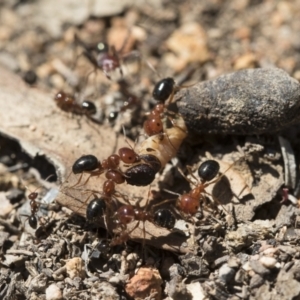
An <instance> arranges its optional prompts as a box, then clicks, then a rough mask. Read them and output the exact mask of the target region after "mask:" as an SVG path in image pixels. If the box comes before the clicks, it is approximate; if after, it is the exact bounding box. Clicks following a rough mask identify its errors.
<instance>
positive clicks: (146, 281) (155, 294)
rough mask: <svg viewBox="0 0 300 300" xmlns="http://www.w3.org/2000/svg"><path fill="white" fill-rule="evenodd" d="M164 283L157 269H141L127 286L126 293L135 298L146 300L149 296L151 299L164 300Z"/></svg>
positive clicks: (136, 299)
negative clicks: (162, 286)
mask: <svg viewBox="0 0 300 300" xmlns="http://www.w3.org/2000/svg"><path fill="white" fill-rule="evenodd" d="M162 283H163V281H162V279H161V277H160V274H159V272H158V270H157V269H152V268H140V269H139V270H138V271H137V273H136V275H134V276H133V277H132V278H131V279H130V281H129V282H128V283H127V284H126V286H125V291H126V293H127V294H128V295H129V296H130V297H132V298H134V299H135V300H138V299H145V298H147V297H149V296H151V297H149V298H151V299H155V300H160V299H162V288H161V285H162Z"/></svg>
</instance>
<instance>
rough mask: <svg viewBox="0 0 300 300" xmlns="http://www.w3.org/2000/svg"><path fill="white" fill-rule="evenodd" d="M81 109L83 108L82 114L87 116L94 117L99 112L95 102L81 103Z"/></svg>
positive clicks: (86, 101) (85, 101)
mask: <svg viewBox="0 0 300 300" xmlns="http://www.w3.org/2000/svg"><path fill="white" fill-rule="evenodd" d="M81 108H82V113H83V114H85V115H87V116H91V115H94V114H95V113H96V112H97V108H96V105H95V104H94V103H93V102H91V101H88V100H84V101H83V102H82V103H81Z"/></svg>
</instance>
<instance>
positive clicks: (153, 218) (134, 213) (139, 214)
mask: <svg viewBox="0 0 300 300" xmlns="http://www.w3.org/2000/svg"><path fill="white" fill-rule="evenodd" d="M147 206H148V205H146V207H145V209H144V210H142V209H141V208H140V207H134V206H132V205H122V206H120V207H119V209H118V210H117V212H116V213H115V216H114V217H115V223H116V224H117V225H119V226H120V227H121V228H122V229H123V228H124V231H122V232H121V234H120V235H119V236H117V237H115V238H114V239H113V240H112V242H111V246H115V245H119V244H122V243H124V242H126V241H127V240H128V239H129V238H130V234H131V233H132V232H133V231H134V230H135V229H136V228H137V227H138V226H139V224H140V222H143V236H144V240H143V241H145V236H146V229H145V223H146V221H148V222H152V223H154V224H155V225H157V226H159V227H163V228H166V229H169V230H171V229H173V228H174V225H175V222H176V218H175V216H174V214H173V213H172V212H171V211H170V210H169V209H167V208H160V209H158V210H156V211H155V212H153V207H152V209H151V210H150V211H146V208H147ZM134 221H137V223H136V224H135V225H134V226H133V228H131V229H130V231H128V230H125V228H126V227H127V225H128V224H130V223H132V222H134ZM143 243H144V242H143Z"/></svg>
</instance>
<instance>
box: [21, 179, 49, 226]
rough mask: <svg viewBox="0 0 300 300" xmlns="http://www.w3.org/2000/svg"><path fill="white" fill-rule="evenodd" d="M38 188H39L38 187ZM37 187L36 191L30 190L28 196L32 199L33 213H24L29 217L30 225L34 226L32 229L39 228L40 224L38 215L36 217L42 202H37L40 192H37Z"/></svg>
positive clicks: (31, 208) (31, 207)
mask: <svg viewBox="0 0 300 300" xmlns="http://www.w3.org/2000/svg"><path fill="white" fill-rule="evenodd" d="M52 176H53V175H50V176H48V177H47V178H46V179H45V180H48V179H49V178H50V177H52ZM37 189H38V188H37ZM37 189H36V190H35V191H34V192H30V194H29V195H28V198H29V200H30V203H29V204H30V210H31V215H30V216H28V215H22V216H24V217H27V219H26V220H25V222H26V221H28V223H29V226H30V227H31V228H32V229H36V228H37V225H38V220H37V217H36V214H37V212H38V210H39V208H40V204H39V203H37V201H36V199H37V197H38V195H39V194H38V193H37V192H36V191H37Z"/></svg>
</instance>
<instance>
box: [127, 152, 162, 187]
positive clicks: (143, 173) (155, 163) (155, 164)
mask: <svg viewBox="0 0 300 300" xmlns="http://www.w3.org/2000/svg"><path fill="white" fill-rule="evenodd" d="M139 157H140V159H141V161H142V162H141V163H139V164H136V165H134V166H132V167H130V168H128V169H127V170H126V171H125V173H124V174H125V180H126V182H127V183H128V184H130V185H136V186H147V185H149V184H150V183H151V182H152V181H153V180H154V178H155V175H156V173H157V172H158V171H159V170H160V169H161V163H160V161H159V159H158V158H157V157H156V156H154V155H150V154H147V155H140V156H139Z"/></svg>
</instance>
